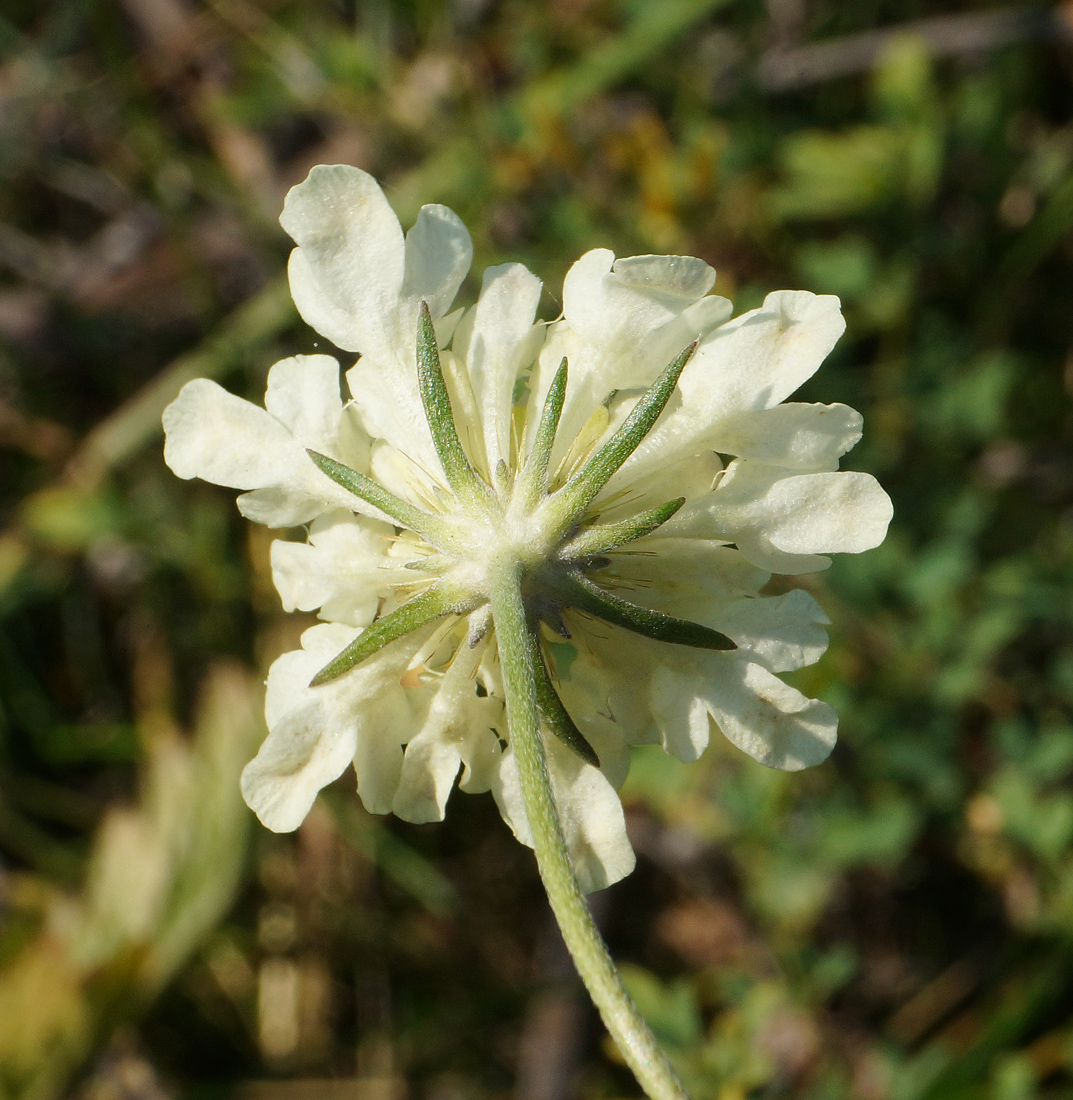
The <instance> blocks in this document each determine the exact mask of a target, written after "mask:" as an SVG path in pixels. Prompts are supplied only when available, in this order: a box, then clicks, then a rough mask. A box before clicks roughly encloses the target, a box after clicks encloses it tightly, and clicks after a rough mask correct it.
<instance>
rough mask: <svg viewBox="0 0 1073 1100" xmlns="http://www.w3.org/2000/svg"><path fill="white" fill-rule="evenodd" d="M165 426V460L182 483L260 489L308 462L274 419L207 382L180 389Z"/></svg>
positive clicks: (254, 406) (167, 410)
mask: <svg viewBox="0 0 1073 1100" xmlns="http://www.w3.org/2000/svg"><path fill="white" fill-rule="evenodd" d="M163 422H164V433H165V442H164V461H165V462H166V463H167V464H168V465H169V466H170V467H171V469H172V470H173V471H174V472H175V473H176V474H177V475H178V476H179V477H181V478H186V479H189V478H193V477H200V478H203V479H204V480H205V481H211V482H212V483H213V484H214V485H227V486H230V487H231V488H233V489H259V488H262V487H264V486H267V485H272V484H276V483H279V482H282V481H285V480H287V478H288V477H289V476H290V475H291V472H292V469H293V467H294V465H295V464H296V463H299V462H301V460H302V459H304V460H305V462H307V463H308V462H309V459H308V457H307V456H306V455H305V452H304V451H302V449H301V448H300V447H299V446H298V445H297V444H296V442H295V440H294V437H293V436H292V435H291V433H290V432H289V431H288V430H287V429H286V428H285V427H284V426H283V425H282V424H281V423H280V422H279V421H278V420H276V419H275V417H273V416H271V415H270V414H269V413H267V412H265V411H264V409H259V408H257V406H256V405H251V404H250V402H249V401H244V400H243V399H242V398H241V397H235V396H234V395H233V394H230V393H228V392H227V390H225V389H224V388H223V387H222V386H218V385H217V384H216V383H215V382H210V381H209V380H208V379H207V378H198V379H196V380H195V381H193V382H188V383H187V384H186V385H185V386H183V388H182V389H181V390H180V391H179V396H178V397H176V398H175V400H174V401H173V402H172V403H171V404H170V405H169V406H168V407H167V408H166V409H165V410H164V416H163Z"/></svg>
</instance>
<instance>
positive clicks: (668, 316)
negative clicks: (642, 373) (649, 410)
mask: <svg viewBox="0 0 1073 1100" xmlns="http://www.w3.org/2000/svg"><path fill="white" fill-rule="evenodd" d="M714 282H715V271H714V270H713V269H712V268H710V267H709V266H708V265H707V264H706V263H705V262H704V261H703V260H698V259H696V258H695V257H693V256H627V257H624V258H623V259H620V260H615V256H614V253H613V252H611V251H610V250H608V249H606V248H597V249H593V250H592V251H591V252H587V253H585V255H584V256H582V257H581V259H580V260H578V261H577V263H575V264H574V265H573V266H572V267H571V268H570V270H569V271H568V272H567V275H566V278H565V280H564V281H563V315H564V316H565V317H566V320H567V322H568V323H569V325H570V327H571V328H572V329H573V330H574V331H575V332H576V333H578V334H579V335H580V336H582V337H583V338H584V339H586V340H587V341H589V342H591V343H594V344H596V343H602V342H610V343H613V344H616V345H619V344H628V343H630V342H636V341H640V340H642V339H644V338H645V337H646V336H647V335H648V334H649V333H650V332H652V331H653V330H654V329H657V328H659V327H661V326H662V325H665V324H667V322H669V321H672V320H674V318H676V317H677V316H678V315H679V314H680V313H681V312H682V311H683V310H685V309H686V308H687V307H689V306H690V305H692V304H693V303H694V302H695V301H696V300H697V299H698V298H700V297H702V296H703V295H705V294H707V293H708V291H709V290H710V289H711V287H712V284H713V283H714Z"/></svg>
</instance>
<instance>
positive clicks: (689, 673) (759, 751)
mask: <svg viewBox="0 0 1073 1100" xmlns="http://www.w3.org/2000/svg"><path fill="white" fill-rule="evenodd" d="M652 695H653V705H654V707H655V709H656V710H657V712H658V713H659V714H660V716H661V721H663V722H666V723H667V725H668V728H669V729H671V730H677V729H682V728H683V727H687V728H689V729H690V732H691V734H692V742H693V743H692V744H691V745H688V746H687V745H684V744H681V743H679V744H676V745H669V746H668V748H669V749H670V750H671V751H675V752H676V755H679V756H681V757H682V759H686V760H688V759H690V757H689V756H688V755H684V754H683V752H682V750H683V749H685V750H686V752H687V753H688V752H689V751H691V750H693V749H695V748H699V747H700V744H699V743H700V742H701V741H702V740H705V741H706V731H703V730H702V728H701V727H702V726H706V725H707V722H708V715H709V714H711V716H712V717H713V718H714V719H715V721H716V723H717V724H718V726H719V728H720V730H721V731H722V733H723V736H724V737H726V738H727V740H728V741H730V742H731V743H732V744H734V745H737V747H738V748H739V749H741V750H742V751H743V752H745V753H748V755H749V756H751V757H752V758H753V759H754V760H756V761H758V762H759V763H761V764H764V765H765V766H767V767H769V768H779V769H781V770H783V771H799V770H800V769H801V768H808V767H811V766H812V765H814V764H819V763H821V762H822V761H823V760H826V759H827V757H828V756H829V755H830V752H831V749H832V748H833V747H834V744H835V739H836V734H837V729H838V715H837V714H836V713H835V711H834V709H833V708H832V707H830V706H828V705H827V704H826V703H823V702H820V701H819V700H818V699H809V698H807V697H806V696H804V695H802V694H801V692H799V691H797V690H796V689H795V688H792V687H790V686H789V685H788V684H784V683H783V682H782V681H781V680H780V679H779V678H778V677H777V676H773V675H772V674H771V673H770V672H768V670H767V669H765V668H763V667H762V666H761V665H759V664H756V663H754V662H752V661H748V660H746V659H744V658H743V657H741V656H739V655H736V654H724V653H706V652H702V651H696V652H694V653H692V654H690V657H689V660H688V661H686V662H681V663H676V664H674V665H665V666H664V667H663V668H661V669H660V670H659V672H658V673H657V674H656V676H655V678H654V680H653V684H652Z"/></svg>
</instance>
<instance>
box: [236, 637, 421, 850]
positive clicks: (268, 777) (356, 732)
mask: <svg viewBox="0 0 1073 1100" xmlns="http://www.w3.org/2000/svg"><path fill="white" fill-rule="evenodd" d="M359 633H360V632H359V631H356V630H352V629H350V628H348V627H344V626H340V625H338V624H335V623H332V624H325V625H324V626H318V627H313V628H312V629H311V630H307V631H306V632H305V634H303V635H302V646H303V648H302V649H301V650H298V651H295V652H292V653H286V654H284V655H283V656H282V657H280V658H279V660H277V661H276V662H275V663H274V664H273V666H272V668H271V669H270V670H269V674H268V683H267V689H266V693H265V716H266V718H267V720H268V723H269V729H270V732H269V735H268V738H267V739H266V741H265V743H264V745H262V747H261V751H260V752H259V753H258V754H257V756H256V757H255V758H254V759H253V760H252V761H251V762H250V763H249V764H248V765H247V767H246V770H245V771H244V772H243V777H242V792H243V796H244V797H245V799H246V801H247V802H248V803H249V805H250V807H251V809H253V810H254V812H255V813H256V814H257V816H258V817H259V818H260V819H261V821H262V822H263V823H264V824H265V825H266V826H267V827H268V828H270V829H272V830H274V831H276V832H286V831H289V830H291V829H295V828H297V827H298V825H299V824H301V822H302V820H303V819H304V818H305V815H306V814H307V813H308V812H309V808H310V806H312V804H313V801H314V799H315V798H316V796H317V792H318V791H319V790H320V789H321V788H322V787H324V786H325V785H326V784H328V783H330V782H332V780H334V779H336V778H337V777H338V776H339V775H340V774H341V773H342V771H343V770H344V768H345V767H346V765H347V763H349V762H350V760H351V759H353V760H354V764H355V770H356V771H357V773H358V792H359V794H360V795H361V797H362V801H363V802H364V803H365V805H366V807H367V808H368V809H370V811H371V812H375V813H386V812H387V810H388V809H390V806H391V799H392V797H393V796H394V793H395V787H396V786H397V784H398V775H399V771H400V769H401V765H402V742H403V741H404V740H405V739H406V737H407V731H408V729H409V727H410V723H411V714H410V707H409V704H408V701H407V699H406V696H405V692H404V689H403V688H402V687H401V686H400V683H399V680H400V677H401V675H402V673H403V672H404V671H405V669H406V667H407V665H408V664H409V661H410V659H411V657H412V655H413V652H414V650H415V649H416V647H417V646H418V645H420V644H421V642H422V641H423V639H424V637H425V636H426V635H427V631H425V632H415V633H414V634H412V635H409V636H408V637H407V638H402V639H399V641H397V642H393V643H391V644H390V645H388V646H385V647H384V648H383V649H382V650H381V651H380V652H379V653H377V654H375V655H374V656H372V657H370V658H369V659H368V660H367V661H364V662H363V663H362V664H360V665H359V666H358V667H357V668H355V669H353V670H352V671H351V672H349V673H347V674H346V675H345V676H341V677H340V678H339V679H337V680H333V681H332V682H331V683H328V684H325V685H323V686H321V687H316V688H311V687H310V686H309V681H310V680H311V679H312V677H313V676H314V675H315V674H316V673H317V672H318V671H319V670H320V669H321V668H323V666H324V665H325V664H327V663H328V661H330V660H331V659H332V658H333V657H334V656H335V655H336V654H337V653H338V652H340V651H341V650H342V649H343V648H344V647H345V646H346V645H347V644H349V642H350V641H352V640H353V639H354V638H355V637H356V636H357V635H358V634H359Z"/></svg>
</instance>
